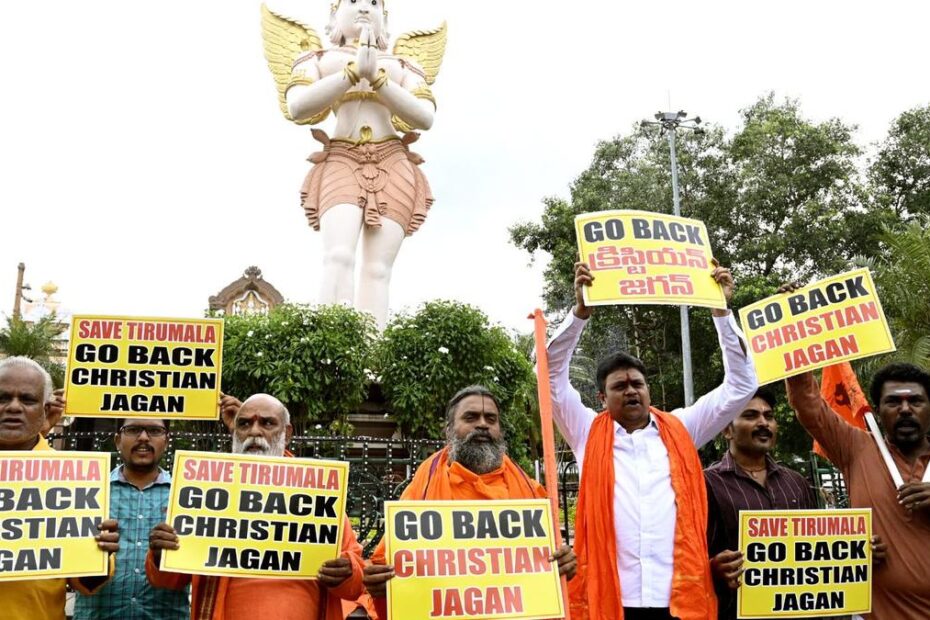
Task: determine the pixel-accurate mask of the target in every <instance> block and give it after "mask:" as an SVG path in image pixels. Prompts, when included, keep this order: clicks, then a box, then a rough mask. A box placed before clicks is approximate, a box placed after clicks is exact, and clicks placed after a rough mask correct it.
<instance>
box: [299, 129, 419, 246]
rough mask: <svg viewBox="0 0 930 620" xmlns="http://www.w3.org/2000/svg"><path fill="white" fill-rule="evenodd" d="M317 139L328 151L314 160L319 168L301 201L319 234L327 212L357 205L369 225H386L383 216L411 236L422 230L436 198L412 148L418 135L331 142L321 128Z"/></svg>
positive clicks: (316, 132)
mask: <svg viewBox="0 0 930 620" xmlns="http://www.w3.org/2000/svg"><path fill="white" fill-rule="evenodd" d="M313 137H314V138H316V139H317V140H319V141H320V142H321V143H322V144H323V151H321V152H319V153H314V154H313V155H311V156H310V158H309V159H310V162H312V163H313V164H314V166H313V168H312V169H311V170H310V172H309V174H307V178H306V180H305V181H304V185H303V188H302V189H301V192H300V198H301V204H302V205H303V208H304V211H305V212H306V214H307V219H308V220H309V221H310V225H311V226H313V228H314V230H319V229H320V218H321V217H322V216H323V213H325V212H326V210H327V209H329V208H330V207H333V206H335V205H338V204H357V205H358V206H359V207H360V208H361V209H362V210H363V211H364V219H365V225H366V226H373V227H379V226H381V217H382V216H383V217H386V218H388V219H391V220H394V221H395V222H397V223H398V224H400V225H401V226H402V227H403V229H404V231H405V232H406V233H407V235H412V234H413V233H414V232H415V231H416V230H417V229H418V228H419V227H420V225H421V224H422V223H423V221H424V220H425V219H426V213H427V211H429V208H430V206H431V205H432V204H433V194H432V192H431V191H430V187H429V182H428V181H427V180H426V175H424V174H423V172H422V171H421V170H420V168H419V165H420V164H421V163H423V158H421V157H420V156H419V155H417V154H416V153H413V152H411V151H410V149H409V148H408V145H409V144H411V143H413V142H415V141H416V138H417V136H416V134H407V135H405V136H404V137H403V138H402V139H401V138H397V139H388V140H385V141H382V142H367V143H363V144H355V143H354V142H349V141H345V140H338V139H336V140H330V139H329V137H327V135H326V134H325V133H323V132H322V131H320V130H316V129H315V130H313Z"/></svg>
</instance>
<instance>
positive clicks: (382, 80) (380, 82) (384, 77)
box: [371, 69, 388, 91]
mask: <svg viewBox="0 0 930 620" xmlns="http://www.w3.org/2000/svg"><path fill="white" fill-rule="evenodd" d="M387 81H388V74H387V71H385V70H384V69H378V77H376V78H375V81H374V82H372V83H371V90H374V91H378V90H381V87H382V86H384V85H385V84H387Z"/></svg>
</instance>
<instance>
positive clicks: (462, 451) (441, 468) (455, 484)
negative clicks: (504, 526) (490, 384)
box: [364, 385, 575, 620]
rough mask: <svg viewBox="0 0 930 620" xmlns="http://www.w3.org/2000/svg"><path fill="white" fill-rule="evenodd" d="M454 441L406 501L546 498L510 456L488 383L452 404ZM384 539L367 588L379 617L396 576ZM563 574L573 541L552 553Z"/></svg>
mask: <svg viewBox="0 0 930 620" xmlns="http://www.w3.org/2000/svg"><path fill="white" fill-rule="evenodd" d="M446 437H447V439H448V444H447V445H446V447H445V448H443V449H442V450H440V451H439V452H437V453H435V454H433V455H432V456H430V457H429V458H428V459H426V461H424V462H423V464H422V465H420V467H419V469H417V472H416V474H415V475H414V477H413V480H412V481H411V482H410V485H409V486H408V487H407V488H406V489H405V490H404V493H403V495H401V500H414V501H427V500H461V501H481V500H507V499H510V500H517V499H537V498H545V497H546V490H545V489H544V488H543V487H542V486H540V484H539V483H538V482H536V481H535V480H533V479H532V478H530V477H529V476H527V475H526V473H525V472H524V471H523V470H522V469H520V466H519V465H517V464H516V463H514V462H513V461H511V460H510V458H509V457H508V456H507V443H506V441H505V440H504V435H503V432H502V430H501V425H500V406H499V404H498V402H497V398H495V397H494V395H493V394H492V393H491V392H490V391H489V390H488V389H487V388H485V387H482V386H478V385H473V386H470V387H467V388H464V389H462V390H459V392H458V393H457V394H455V396H453V397H452V399H451V400H450V401H449V404H448V405H447V406H446ZM384 547H385V544H384V540H382V541H381V542H380V543H379V544H378V548H377V549H376V550H375V553H374V554H373V555H372V557H371V561H372V565H370V566H366V567H365V579H364V581H365V587H366V588H367V589H368V592H369V593H370V594H371V595H372V597H373V599H374V602H375V607H376V609H377V610H378V616H379V618H381V620H386V618H387V617H388V615H387V605H386V601H385V596H386V583H387V582H388V581H390V580H391V579H393V578H394V577H395V571H394V566H393V559H392V563H391V564H387V561H388V558H386V557H385V552H384ZM548 561H550V562H551V561H556V562H558V566H559V573H560V574H563V575H567V576H568V578H569V579H571V578H572V577H573V576H574V574H575V554H574V553H573V552H572V550H571V548H570V547H568V546H567V545H563V546H562V548H561V549H559V550H558V551H556V552H555V553H553V554H552V555H551V557H549V558H548Z"/></svg>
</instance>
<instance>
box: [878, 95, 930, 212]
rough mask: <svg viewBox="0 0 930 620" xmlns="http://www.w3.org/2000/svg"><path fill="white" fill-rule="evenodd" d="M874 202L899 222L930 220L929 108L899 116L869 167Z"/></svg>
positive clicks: (913, 110)
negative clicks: (928, 217)
mask: <svg viewBox="0 0 930 620" xmlns="http://www.w3.org/2000/svg"><path fill="white" fill-rule="evenodd" d="M869 181H870V182H871V185H872V192H873V197H874V200H875V201H876V202H877V203H878V205H879V206H881V207H883V208H886V209H889V210H890V211H891V212H892V213H893V214H894V216H895V218H896V219H898V220H901V221H905V222H906V221H910V220H911V219H913V218H916V217H918V216H920V215H925V216H930V105H927V106H923V107H918V108H914V109H912V110H908V111H906V112H904V113H903V114H901V115H900V116H898V118H897V119H895V121H894V122H893V123H892V125H891V128H890V129H889V131H888V137H887V138H886V139H885V140H884V142H882V143H881V144H880V145H879V147H878V153H877V155H876V157H875V158H874V160H873V161H872V163H871V166H870V167H869Z"/></svg>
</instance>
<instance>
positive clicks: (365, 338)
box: [223, 305, 375, 432]
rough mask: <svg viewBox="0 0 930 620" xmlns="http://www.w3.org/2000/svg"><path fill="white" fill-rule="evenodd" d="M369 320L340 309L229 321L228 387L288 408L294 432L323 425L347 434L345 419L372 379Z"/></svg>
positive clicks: (302, 309) (295, 308)
mask: <svg viewBox="0 0 930 620" xmlns="http://www.w3.org/2000/svg"><path fill="white" fill-rule="evenodd" d="M374 340H375V326H374V322H373V321H372V319H371V317H370V316H369V315H367V314H364V313H361V312H357V311H355V310H352V309H350V308H345V307H343V306H320V307H308V306H300V305H283V306H278V307H277V308H275V309H274V310H272V311H271V312H270V313H268V314H267V315H252V316H229V317H226V327H225V333H224V339H223V389H224V391H225V392H226V393H228V394H233V395H235V396H238V397H240V398H245V397H247V396H250V395H252V394H255V393H258V392H264V393H268V394H271V395H272V396H275V397H276V398H278V399H280V400H281V401H282V402H283V403H285V404H286V405H287V406H288V409H289V410H290V412H291V415H292V420H293V422H294V423H295V427H297V428H298V429H299V428H301V425H306V424H307V423H311V422H312V423H322V424H326V425H328V427H329V430H332V431H336V432H348V431H349V430H350V429H349V427H348V426H347V423H346V416H347V415H348V414H349V413H352V412H354V411H356V409H357V407H358V406H359V405H360V404H361V403H362V402H363V401H364V400H365V397H366V396H367V388H368V384H369V383H370V381H371V379H372V378H373V374H372V371H371V370H370V368H371V367H372V360H371V353H372V347H373V343H374Z"/></svg>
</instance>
